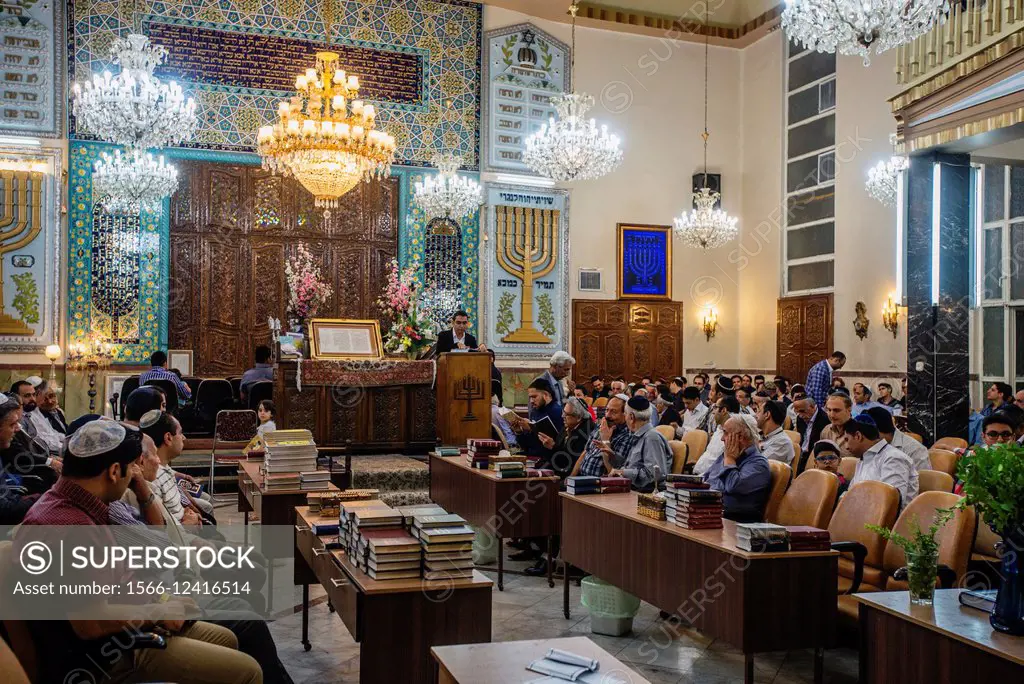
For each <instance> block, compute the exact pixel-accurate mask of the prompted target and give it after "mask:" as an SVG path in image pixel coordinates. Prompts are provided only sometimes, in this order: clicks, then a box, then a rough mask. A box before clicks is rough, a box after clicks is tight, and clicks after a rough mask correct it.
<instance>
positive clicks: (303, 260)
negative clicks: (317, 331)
mask: <svg viewBox="0 0 1024 684" xmlns="http://www.w3.org/2000/svg"><path fill="white" fill-rule="evenodd" d="M284 273H285V279H286V280H287V282H288V313H289V316H290V317H291V318H292V319H294V320H295V321H297V322H302V321H308V320H309V319H310V318H313V317H314V316H316V315H317V313H319V311H320V308H321V307H323V306H324V305H325V304H327V300H329V299H330V298H331V294H332V292H333V291H332V290H331V286H330V285H329V284H328V283H327V282H326V281H325V280H324V279H323V277H322V276H321V274H320V267H319V266H317V265H316V262H314V261H313V255H312V254H311V253H310V251H309V248H308V247H307V246H306V245H305V244H303V243H299V246H298V247H297V248H296V249H295V256H293V257H291V258H289V259H288V260H287V261H286V262H285V265H284Z"/></svg>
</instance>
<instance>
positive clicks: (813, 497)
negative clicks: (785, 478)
mask: <svg viewBox="0 0 1024 684" xmlns="http://www.w3.org/2000/svg"><path fill="white" fill-rule="evenodd" d="M838 493H839V478H838V477H836V476H835V475H833V474H832V473H830V472H827V471H825V470H806V471H804V472H803V474H801V475H799V476H798V477H797V478H796V479H794V480H793V483H792V484H791V485H790V486H789V489H787V490H786V493H785V494H784V495H783V497H782V502H781V503H780V504H779V507H778V510H777V511H776V512H775V516H774V517H772V518H766V520H767V521H768V522H773V523H775V524H777V525H810V526H811V527H817V528H820V529H825V528H827V527H828V522H829V520H830V519H831V518H832V510H833V509H834V508H835V506H836V496H837V495H838Z"/></svg>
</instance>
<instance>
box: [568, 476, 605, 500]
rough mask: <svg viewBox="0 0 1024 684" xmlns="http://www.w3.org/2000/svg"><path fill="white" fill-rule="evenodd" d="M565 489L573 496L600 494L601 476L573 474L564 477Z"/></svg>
mask: <svg viewBox="0 0 1024 684" xmlns="http://www.w3.org/2000/svg"><path fill="white" fill-rule="evenodd" d="M565 491H566V492H568V493H569V494H572V495H573V496H579V495H581V494H600V493H601V478H599V477H591V476H589V475H573V476H571V477H567V478H565Z"/></svg>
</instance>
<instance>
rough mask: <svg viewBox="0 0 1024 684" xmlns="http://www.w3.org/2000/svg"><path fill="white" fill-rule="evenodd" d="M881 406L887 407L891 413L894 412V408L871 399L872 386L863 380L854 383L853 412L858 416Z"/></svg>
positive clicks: (882, 407)
mask: <svg viewBox="0 0 1024 684" xmlns="http://www.w3.org/2000/svg"><path fill="white" fill-rule="evenodd" d="M872 408H881V409H885V410H886V411H888V412H889V413H892V409H891V408H889V407H888V406H886V405H885V404H880V403H879V402H877V401H872V399H871V388H870V387H868V386H867V385H865V384H864V383H862V382H857V383H854V385H853V410H852V414H853V415H854V416H855V417H856V416H859V415H860V414H861V413H864V412H865V411H867V410H868V409H872Z"/></svg>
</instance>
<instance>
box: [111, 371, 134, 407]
mask: <svg viewBox="0 0 1024 684" xmlns="http://www.w3.org/2000/svg"><path fill="white" fill-rule="evenodd" d="M132 375H136V374H135V373H107V374H106V375H105V376H104V377H103V415H105V416H106V417H107V418H114V417H115V416H114V410H113V409H112V408H111V406H110V399H111V398H112V397H113V396H114V394H117V396H118V402H120V401H121V399H120V397H121V390H122V389H123V388H124V381H125V380H127V379H128V378H130V377H132Z"/></svg>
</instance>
